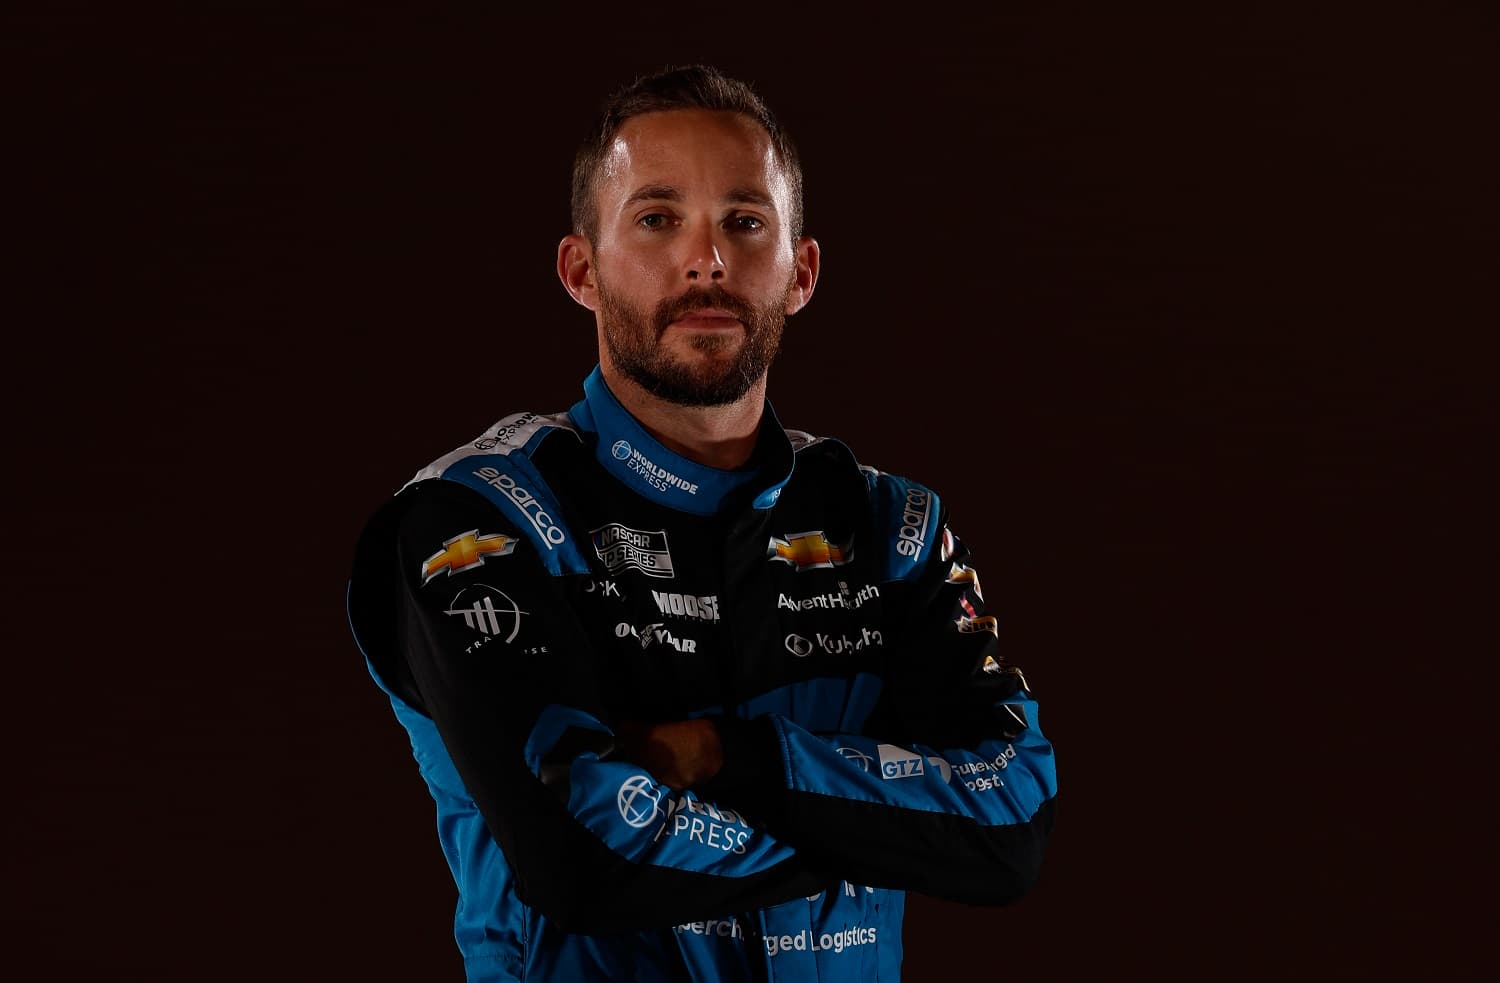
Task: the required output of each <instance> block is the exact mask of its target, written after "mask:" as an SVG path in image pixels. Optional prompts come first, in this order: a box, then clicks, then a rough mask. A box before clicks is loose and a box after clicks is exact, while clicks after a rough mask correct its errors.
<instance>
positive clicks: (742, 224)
mask: <svg viewBox="0 0 1500 983" xmlns="http://www.w3.org/2000/svg"><path fill="white" fill-rule="evenodd" d="M729 227H730V228H731V229H733V230H734V231H736V232H759V231H760V230H761V229H764V228H765V227H766V223H765V220H764V219H761V218H759V217H757V216H755V215H731V216H730V218H729Z"/></svg>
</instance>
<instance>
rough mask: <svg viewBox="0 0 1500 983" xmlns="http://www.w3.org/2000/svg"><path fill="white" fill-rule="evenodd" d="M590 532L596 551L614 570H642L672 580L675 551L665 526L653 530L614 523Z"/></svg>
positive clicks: (649, 574) (617, 571)
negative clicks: (669, 543)
mask: <svg viewBox="0 0 1500 983" xmlns="http://www.w3.org/2000/svg"><path fill="white" fill-rule="evenodd" d="M589 535H590V536H591V538H592V539H593V543H594V552H595V553H596V554H597V555H598V557H599V559H600V560H602V561H603V562H604V567H605V569H606V570H608V571H609V572H610V573H612V574H618V573H619V572H621V571H622V570H639V571H640V572H641V573H643V574H645V575H646V576H648V577H662V578H666V579H671V577H672V554H671V553H670V552H669V551H668V550H667V533H666V530H665V529H658V530H656V531H654V532H650V531H646V530H641V529H631V528H630V527H628V526H622V525H620V524H619V523H618V522H611V523H610V524H609V525H607V526H600V527H599V528H598V529H595V530H594V531H593V532H592V533H590V534H589Z"/></svg>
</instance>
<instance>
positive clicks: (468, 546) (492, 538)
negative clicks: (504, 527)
mask: <svg viewBox="0 0 1500 983" xmlns="http://www.w3.org/2000/svg"><path fill="white" fill-rule="evenodd" d="M515 548H516V541H515V540H514V539H512V538H511V537H509V536H505V535H502V534H500V533H494V534H493V535H489V536H481V535H479V530H478V529H470V530H469V531H468V532H465V533H459V534H458V535H457V536H454V537H453V538H452V539H445V540H443V548H442V549H440V550H438V551H437V552H436V553H434V554H432V555H431V556H429V557H428V558H427V559H426V560H424V561H423V562H422V583H424V584H425V583H427V581H429V580H431V579H432V578H433V577H436V576H437V575H438V574H440V573H442V572H443V571H444V570H446V571H448V576H450V577H451V576H453V575H454V574H455V573H462V572H463V571H465V570H469V569H472V568H473V567H477V566H479V565H480V564H481V563H483V562H484V558H485V557H487V556H504V555H505V554H507V553H510V552H512V551H513V550H514V549H515Z"/></svg>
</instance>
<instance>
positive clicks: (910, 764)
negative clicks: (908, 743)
mask: <svg viewBox="0 0 1500 983" xmlns="http://www.w3.org/2000/svg"><path fill="white" fill-rule="evenodd" d="M879 751H880V777H881V778H884V779H886V780H887V781H890V780H891V779H894V778H914V777H916V776H917V775H921V774H924V773H925V771H926V764H927V762H926V759H925V758H923V757H922V756H921V755H920V754H918V753H917V752H915V751H908V750H907V749H906V748H904V747H897V746H896V745H894V744H882V745H880V748H879Z"/></svg>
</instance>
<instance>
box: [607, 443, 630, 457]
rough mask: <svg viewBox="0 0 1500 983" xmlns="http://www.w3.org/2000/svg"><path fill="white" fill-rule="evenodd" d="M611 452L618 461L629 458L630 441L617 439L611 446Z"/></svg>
mask: <svg viewBox="0 0 1500 983" xmlns="http://www.w3.org/2000/svg"><path fill="white" fill-rule="evenodd" d="M609 452H610V453H611V454H613V455H614V456H615V460H616V461H624V460H628V459H629V457H630V442H629V441H628V440H617V441H615V442H614V444H613V445H612V446H611V447H610V449H609Z"/></svg>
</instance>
